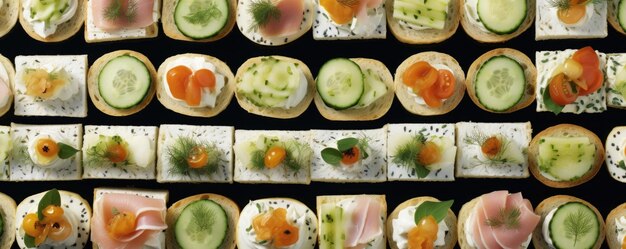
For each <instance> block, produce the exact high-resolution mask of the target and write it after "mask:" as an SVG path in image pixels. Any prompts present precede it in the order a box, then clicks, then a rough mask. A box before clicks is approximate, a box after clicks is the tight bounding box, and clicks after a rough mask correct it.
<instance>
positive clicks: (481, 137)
mask: <svg viewBox="0 0 626 249" xmlns="http://www.w3.org/2000/svg"><path fill="white" fill-rule="evenodd" d="M489 138H490V136H487V135H486V134H485V133H483V132H482V131H480V130H479V129H478V128H476V129H474V131H473V132H472V133H470V134H468V135H467V136H466V137H465V138H463V142H464V143H466V144H468V145H475V146H478V147H482V146H483V144H484V143H485V141H487V139H489ZM497 138H498V139H499V140H500V141H501V144H500V150H499V151H498V153H497V154H496V155H495V156H493V157H486V158H485V159H484V160H483V159H479V158H478V156H475V157H474V159H476V160H477V162H476V163H475V164H474V167H476V166H481V165H486V166H492V167H493V166H498V165H502V164H506V163H519V162H515V160H512V159H510V158H508V157H507V156H505V155H507V150H508V149H509V147H510V146H509V144H510V143H511V141H510V140H509V139H507V138H506V137H505V136H497Z"/></svg>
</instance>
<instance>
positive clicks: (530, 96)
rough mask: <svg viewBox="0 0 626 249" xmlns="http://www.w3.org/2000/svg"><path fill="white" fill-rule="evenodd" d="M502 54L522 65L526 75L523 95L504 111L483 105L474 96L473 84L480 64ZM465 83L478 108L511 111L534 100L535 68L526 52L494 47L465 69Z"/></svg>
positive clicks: (474, 88) (526, 105)
mask: <svg viewBox="0 0 626 249" xmlns="http://www.w3.org/2000/svg"><path fill="white" fill-rule="evenodd" d="M501 55H504V56H506V57H508V58H511V59H513V60H515V61H517V63H519V64H520V66H522V69H523V70H524V75H525V76H526V91H524V96H522V98H521V99H520V100H519V102H517V104H515V105H514V106H513V107H511V108H509V109H508V110H506V111H494V110H490V109H488V108H487V107H485V106H484V105H483V104H482V103H480V100H478V96H476V87H475V86H474V81H475V80H476V74H478V71H479V70H480V68H481V67H482V65H483V64H484V63H485V62H487V61H488V60H490V59H491V58H493V57H496V56H501ZM465 85H467V94H468V95H469V96H470V98H471V99H472V101H473V102H474V104H476V105H477V106H478V107H480V109H483V110H485V111H488V112H493V113H511V112H514V111H517V110H520V109H523V108H526V107H528V106H529V105H530V104H532V103H533V101H535V87H536V85H537V69H536V68H535V65H534V64H533V62H532V61H531V60H530V58H528V56H526V54H524V53H522V52H520V51H518V50H515V49H512V48H496V49H494V50H491V51H489V52H487V53H484V54H483V55H481V56H480V57H478V59H476V60H475V61H474V62H473V63H472V65H471V66H470V68H469V70H468V71H467V80H466V81H465Z"/></svg>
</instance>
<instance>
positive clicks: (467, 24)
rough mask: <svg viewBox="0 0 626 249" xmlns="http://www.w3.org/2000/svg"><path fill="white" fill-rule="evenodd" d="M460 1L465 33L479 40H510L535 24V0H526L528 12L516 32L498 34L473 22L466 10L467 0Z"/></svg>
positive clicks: (494, 41) (492, 41) (486, 41)
mask: <svg viewBox="0 0 626 249" xmlns="http://www.w3.org/2000/svg"><path fill="white" fill-rule="evenodd" d="M459 1H460V2H461V3H460V4H461V26H463V29H464V30H465V33H467V34H468V35H469V36H470V37H472V38H473V39H474V40H477V41H479V42H484V43H498V42H505V41H508V40H510V39H513V38H515V37H517V36H519V35H520V34H522V33H524V31H526V30H527V29H528V28H529V27H530V26H531V25H532V24H533V20H535V9H536V7H535V5H536V2H535V0H526V7H527V8H526V9H527V13H526V19H524V22H522V24H521V25H520V26H519V27H518V28H517V30H516V31H515V32H513V33H511V34H505V35H498V34H496V33H493V32H490V31H485V30H482V29H481V28H480V27H477V26H476V25H474V24H472V22H471V21H470V18H472V17H470V16H468V15H467V14H466V12H465V11H466V10H465V9H466V8H465V1H466V0H459Z"/></svg>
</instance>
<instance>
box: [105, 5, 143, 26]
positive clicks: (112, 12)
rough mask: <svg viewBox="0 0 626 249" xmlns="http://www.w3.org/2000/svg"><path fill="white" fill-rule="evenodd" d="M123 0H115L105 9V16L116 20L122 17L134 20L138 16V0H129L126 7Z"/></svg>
mask: <svg viewBox="0 0 626 249" xmlns="http://www.w3.org/2000/svg"><path fill="white" fill-rule="evenodd" d="M122 7H123V6H122V0H115V1H113V2H111V4H109V6H107V7H106V9H104V17H105V18H106V19H107V20H110V21H115V20H117V19H119V18H121V17H126V20H128V21H129V22H131V23H132V22H134V21H135V18H136V17H137V7H138V3H137V0H128V4H127V5H126V8H122Z"/></svg>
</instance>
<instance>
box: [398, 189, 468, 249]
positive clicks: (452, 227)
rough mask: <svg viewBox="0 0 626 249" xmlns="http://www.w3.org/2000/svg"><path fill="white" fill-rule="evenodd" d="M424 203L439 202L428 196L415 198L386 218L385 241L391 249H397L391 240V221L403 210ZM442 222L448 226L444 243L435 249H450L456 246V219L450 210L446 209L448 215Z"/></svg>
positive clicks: (404, 203)
mask: <svg viewBox="0 0 626 249" xmlns="http://www.w3.org/2000/svg"><path fill="white" fill-rule="evenodd" d="M425 201H434V202H438V201H439V200H438V199H437V198H434V197H430V196H422V197H415V198H413V199H409V200H407V201H405V202H403V203H401V204H400V205H398V207H396V209H394V210H393V212H392V213H391V214H390V215H389V217H388V218H387V239H388V240H389V245H390V246H391V249H398V245H397V243H396V242H395V241H394V240H393V220H394V219H397V218H398V215H399V214H400V211H402V210H403V209H405V208H408V207H412V206H416V205H417V204H421V203H423V202H425ZM443 221H444V222H445V223H446V226H448V233H447V234H446V238H445V241H446V243H445V245H444V246H437V247H435V248H438V249H452V248H454V246H455V245H456V240H457V239H456V238H457V227H456V223H457V219H456V215H455V214H454V212H453V211H452V210H451V209H448V214H447V216H446V218H445V219H444V220H443Z"/></svg>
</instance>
